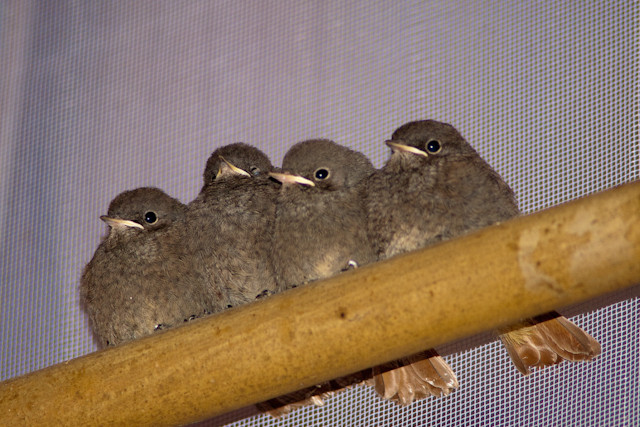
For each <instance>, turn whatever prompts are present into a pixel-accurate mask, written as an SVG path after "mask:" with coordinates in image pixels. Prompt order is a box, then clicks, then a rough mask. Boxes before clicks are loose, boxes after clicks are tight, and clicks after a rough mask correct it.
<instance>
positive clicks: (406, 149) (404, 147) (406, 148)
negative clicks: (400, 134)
mask: <svg viewBox="0 0 640 427" xmlns="http://www.w3.org/2000/svg"><path fill="white" fill-rule="evenodd" d="M385 144H387V145H388V146H389V147H391V149H392V150H393V152H394V153H395V152H398V151H403V152H405V153H411V154H415V155H418V156H422V157H429V155H428V154H427V153H425V152H424V151H422V150H420V149H419V148H416V147H412V146H410V145H405V144H399V143H397V142H393V141H386V142H385Z"/></svg>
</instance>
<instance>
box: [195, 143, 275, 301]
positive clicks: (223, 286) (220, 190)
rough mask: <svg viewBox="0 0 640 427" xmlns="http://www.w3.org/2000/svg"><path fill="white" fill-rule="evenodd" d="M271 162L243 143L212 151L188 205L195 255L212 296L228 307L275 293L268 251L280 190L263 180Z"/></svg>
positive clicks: (268, 180) (255, 149) (273, 184)
mask: <svg viewBox="0 0 640 427" xmlns="http://www.w3.org/2000/svg"><path fill="white" fill-rule="evenodd" d="M271 170H272V165H271V161H270V160H269V158H268V157H267V156H266V155H265V154H264V153H263V152H262V151H260V150H259V149H257V148H255V147H252V146H250V145H248V144H245V143H234V144H229V145H226V146H223V147H220V148H218V149H217V150H215V151H214V152H213V153H212V154H211V156H210V157H209V159H208V161H207V165H206V168H205V171H204V185H203V187H202V190H201V191H200V194H199V195H198V197H197V198H196V199H195V200H193V201H192V202H191V203H189V205H188V210H187V213H186V217H187V223H188V226H189V228H190V229H191V230H192V232H193V234H194V236H193V237H192V238H191V239H190V250H191V252H193V253H197V254H199V257H200V258H201V260H202V263H203V265H204V266H205V268H206V269H207V270H209V271H210V272H211V274H212V276H213V279H212V280H213V282H214V289H213V293H212V298H213V299H216V298H217V293H218V292H220V293H222V295H223V296H224V298H225V301H226V305H227V306H229V307H234V306H238V305H242V304H244V303H247V302H251V301H255V300H256V298H258V297H261V296H264V295H269V294H272V293H274V292H276V291H277V290H278V289H277V286H276V281H275V276H274V273H273V268H272V266H271V260H270V258H269V253H270V252H271V246H272V241H271V239H272V232H273V227H274V221H275V208H276V205H275V203H276V197H277V196H278V194H279V189H280V186H279V185H278V184H277V183H276V182H273V181H272V180H270V179H269V176H268V173H269V172H270V171H271Z"/></svg>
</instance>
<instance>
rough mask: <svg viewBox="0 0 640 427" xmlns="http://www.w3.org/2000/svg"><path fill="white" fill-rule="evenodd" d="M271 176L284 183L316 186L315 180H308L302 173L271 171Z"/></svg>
mask: <svg viewBox="0 0 640 427" xmlns="http://www.w3.org/2000/svg"><path fill="white" fill-rule="evenodd" d="M269 176H270V177H271V178H273V179H275V180H278V181H280V182H281V183H283V184H301V185H308V186H310V187H315V186H316V185H315V184H314V183H313V181H311V180H308V179H307V178H304V177H302V176H300V175H292V174H288V173H278V172H269Z"/></svg>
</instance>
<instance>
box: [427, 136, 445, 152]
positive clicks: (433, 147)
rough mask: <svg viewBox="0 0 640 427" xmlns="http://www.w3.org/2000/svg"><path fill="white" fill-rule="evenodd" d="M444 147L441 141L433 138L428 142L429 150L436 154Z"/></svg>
mask: <svg viewBox="0 0 640 427" xmlns="http://www.w3.org/2000/svg"><path fill="white" fill-rule="evenodd" d="M441 149H442V145H440V141H436V140H435V139H434V140H431V141H429V142H427V151H428V152H429V153H431V154H436V153H437V152H439V151H440V150H441Z"/></svg>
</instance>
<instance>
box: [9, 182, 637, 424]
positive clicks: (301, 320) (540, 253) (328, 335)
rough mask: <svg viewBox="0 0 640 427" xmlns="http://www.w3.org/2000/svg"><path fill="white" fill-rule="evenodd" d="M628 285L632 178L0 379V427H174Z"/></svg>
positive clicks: (633, 224)
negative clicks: (180, 324)
mask: <svg viewBox="0 0 640 427" xmlns="http://www.w3.org/2000/svg"><path fill="white" fill-rule="evenodd" d="M637 283H640V182H635V183H631V184H626V185H623V186H620V187H617V188H614V189H611V190H608V191H605V192H602V193H599V194H596V195H592V196H589V197H586V198H583V199H580V200H577V201H574V202H570V203H567V204H564V205H561V206H558V207H554V208H551V209H547V210H545V211H542V212H539V213H536V214H533V215H528V216H524V217H521V218H517V219H515V220H512V221H509V222H506V223H503V224H499V225H496V226H493V227H490V228H487V229H484V230H481V231H479V232H476V233H473V234H471V235H468V236H466V237H463V238H459V239H455V240H452V241H449V242H446V243H443V244H439V245H436V246H433V247H431V248H427V249H423V250H419V251H416V252H412V253H409V254H405V255H402V256H399V257H396V258H394V259H391V260H387V261H384V262H380V263H376V264H374V265H370V266H365V267H362V268H359V269H356V270H355V271H350V272H347V273H344V274H341V275H339V276H337V277H334V278H332V279H328V280H324V281H321V282H317V283H313V284H310V285H307V286H304V287H301V288H297V289H294V290H292V291H289V292H285V293H283V294H279V295H275V296H273V297H269V298H266V299H264V300H262V301H258V302H256V303H254V304H249V305H247V306H244V307H240V308H237V309H231V310H228V311H226V312H224V313H221V314H219V315H216V316H211V317H209V318H205V319H202V320H197V321H194V322H192V324H188V325H185V326H183V327H180V328H176V329H172V330H168V331H164V332H160V333H157V334H154V335H153V336H150V337H147V338H145V339H142V340H139V341H136V342H132V343H129V344H126V345H122V346H120V347H115V348H111V349H108V350H105V351H100V352H96V353H92V354H89V355H86V356H83V357H80V358H77V359H74V360H70V361H69V362H65V363H61V364H58V365H55V366H51V367H49V368H46V369H42V370H40V371H37V372H33V373H31V374H28V375H24V376H22V377H18V378H15V379H11V380H8V381H5V382H3V383H0V425H7V426H9V425H11V426H15V425H82V426H91V425H128V426H131V425H174V424H184V423H189V422H194V421H198V420H202V419H206V418H209V417H212V416H215V415H217V414H221V413H224V412H227V411H231V410H233V409H236V408H240V407H244V406H246V405H249V404H252V403H256V402H259V401H264V400H266V399H269V398H272V397H275V396H278V395H282V394H284V393H288V392H291V391H294V390H297V389H300V388H303V387H306V386H311V385H313V384H317V383H319V382H322V381H324V380H328V379H331V378H336V377H339V376H342V375H345V374H349V373H351V372H355V371H358V370H361V369H364V368H367V367H370V366H373V365H377V364H380V363H383V362H387V361H389V360H393V359H397V358H400V357H402V356H406V355H409V354H413V353H416V352H418V351H420V350H424V349H427V348H430V347H434V346H438V345H441V344H443V343H446V342H448V341H451V340H455V339H460V338H462V337H465V336H469V335H471V334H475V333H478V332H481V331H484V330H489V329H493V328H496V327H498V326H503V325H507V324H510V323H513V322H515V321H517V320H519V319H521V318H526V317H530V316H534V315H538V314H542V313H544V312H547V311H550V310H552V309H555V308H559V307H562V306H566V305H569V304H575V303H577V302H580V301H584V300H586V299H590V298H593V297H596V296H598V295H601V294H603V293H607V292H610V291H614V290H617V289H621V288H624V287H628V286H632V285H634V284H637Z"/></svg>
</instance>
